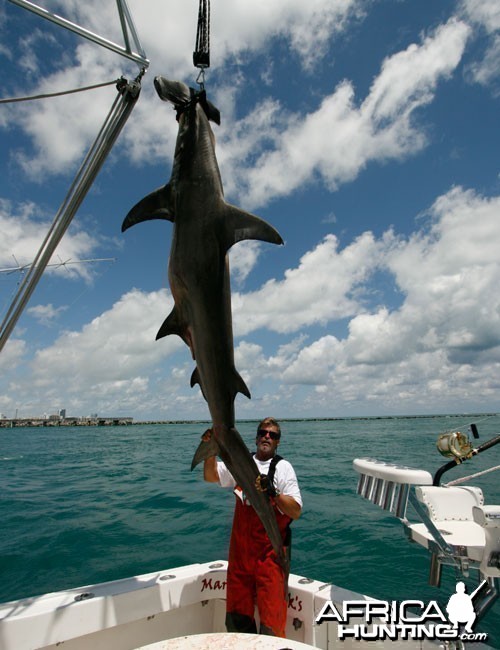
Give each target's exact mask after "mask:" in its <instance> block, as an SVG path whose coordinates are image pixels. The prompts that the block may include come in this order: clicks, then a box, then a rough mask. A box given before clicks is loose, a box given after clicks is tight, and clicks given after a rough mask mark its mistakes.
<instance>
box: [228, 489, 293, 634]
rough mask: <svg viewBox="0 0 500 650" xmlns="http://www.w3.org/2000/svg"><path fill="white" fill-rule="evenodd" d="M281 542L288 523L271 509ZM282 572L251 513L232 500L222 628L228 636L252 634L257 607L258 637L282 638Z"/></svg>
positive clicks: (285, 607)
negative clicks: (233, 503)
mask: <svg viewBox="0 0 500 650" xmlns="http://www.w3.org/2000/svg"><path fill="white" fill-rule="evenodd" d="M274 511H275V513H276V519H277V522H278V527H279V529H280V531H281V535H282V537H283V541H284V540H285V536H286V533H287V529H288V525H289V524H290V522H291V521H292V520H291V519H290V517H287V516H286V515H284V514H283V513H281V512H280V511H279V510H278V509H277V508H276V506H275V508H274ZM286 596H287V595H285V583H284V575H283V570H282V568H281V567H280V566H279V564H278V563H277V561H276V553H275V552H274V550H273V547H272V545H271V542H270V541H269V537H268V536H267V533H266V531H265V529H264V526H263V525H262V523H261V521H260V519H259V517H258V515H257V513H256V512H255V510H254V509H253V508H252V507H251V506H249V505H246V504H243V503H242V501H241V499H240V498H238V497H236V507H235V510H234V519H233V529H232V532H231V542H230V546H229V565H228V570H227V602H226V627H227V629H228V631H229V632H247V633H256V632H257V628H256V625H255V619H254V608H255V603H257V608H258V610H259V616H260V624H261V627H260V632H261V634H271V635H274V636H279V637H285V625H286V612H287V606H288V600H287V597H286Z"/></svg>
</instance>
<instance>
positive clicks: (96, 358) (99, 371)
mask: <svg viewBox="0 0 500 650" xmlns="http://www.w3.org/2000/svg"><path fill="white" fill-rule="evenodd" d="M171 308H172V300H171V299H170V298H169V296H168V295H167V293H166V292H165V291H157V292H152V293H149V294H145V293H142V292H141V291H138V290H136V289H133V290H131V291H129V292H128V293H127V294H125V295H124V296H122V298H121V299H120V300H119V301H118V302H117V303H115V304H114V305H113V307H112V308H111V309H110V310H108V311H106V312H104V313H103V314H102V315H101V316H99V317H98V318H95V319H94V320H93V321H92V322H90V323H88V324H87V325H85V326H84V327H83V328H82V330H81V331H80V332H66V333H63V334H62V335H61V336H60V337H59V338H58V340H57V341H56V342H55V343H54V344H53V345H52V346H50V347H49V348H45V349H44V350H39V351H38V352H37V354H36V356H35V359H34V361H33V379H34V382H35V385H44V384H47V383H49V384H50V383H51V382H52V381H53V380H52V377H54V376H55V377H58V378H59V379H58V381H60V380H61V378H63V379H64V380H66V381H68V382H73V380H75V388H74V390H79V391H80V390H85V388H88V387H89V386H96V385H99V386H101V387H103V386H107V385H111V386H113V385H114V382H119V381H123V380H134V379H136V378H137V377H138V376H140V374H141V373H142V372H143V371H144V370H145V369H146V368H149V367H152V366H154V365H155V364H156V363H158V361H159V360H160V359H163V358H165V357H166V356H168V355H169V354H172V352H173V351H174V350H176V349H177V348H178V347H179V345H180V339H178V338H177V337H167V338H166V339H163V340H162V341H160V342H156V341H155V337H156V333H157V331H158V329H159V328H160V325H161V323H162V322H163V319H164V318H165V317H166V315H167V314H168V312H169V311H170V309H171ZM76 379H78V380H77V381H76Z"/></svg>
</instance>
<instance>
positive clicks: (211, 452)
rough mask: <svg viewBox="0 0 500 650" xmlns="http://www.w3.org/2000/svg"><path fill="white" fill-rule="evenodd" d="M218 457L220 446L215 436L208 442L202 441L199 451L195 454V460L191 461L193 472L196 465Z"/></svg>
mask: <svg viewBox="0 0 500 650" xmlns="http://www.w3.org/2000/svg"><path fill="white" fill-rule="evenodd" d="M218 455H219V445H218V444H217V441H216V440H215V438H214V437H213V436H212V437H211V438H210V440H208V441H207V442H205V441H203V440H202V441H201V442H200V444H199V445H198V449H197V450H196V451H195V452H194V456H193V460H192V461H191V471H193V469H194V468H195V467H196V465H199V463H201V461H202V460H206V459H207V458H210V457H212V456H218Z"/></svg>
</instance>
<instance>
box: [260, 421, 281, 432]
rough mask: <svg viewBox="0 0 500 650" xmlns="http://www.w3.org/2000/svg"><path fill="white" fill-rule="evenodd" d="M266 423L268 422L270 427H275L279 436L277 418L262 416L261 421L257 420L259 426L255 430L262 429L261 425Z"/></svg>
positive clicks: (279, 430) (279, 429) (279, 428)
mask: <svg viewBox="0 0 500 650" xmlns="http://www.w3.org/2000/svg"><path fill="white" fill-rule="evenodd" d="M266 424H270V425H271V426H272V427H276V428H277V429H278V433H279V434H280V436H281V427H280V423H279V422H278V420H275V419H274V418H264V419H263V420H262V421H261V422H259V426H258V427H257V431H258V430H259V429H262V427H263V426H265V425H266Z"/></svg>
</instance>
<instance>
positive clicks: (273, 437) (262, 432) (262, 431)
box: [257, 429, 280, 440]
mask: <svg viewBox="0 0 500 650" xmlns="http://www.w3.org/2000/svg"><path fill="white" fill-rule="evenodd" d="M257 435H258V436H259V438H263V437H264V436H267V435H269V437H270V438H271V440H279V439H280V434H279V433H277V432H276V431H268V429H259V430H258V431H257Z"/></svg>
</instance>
